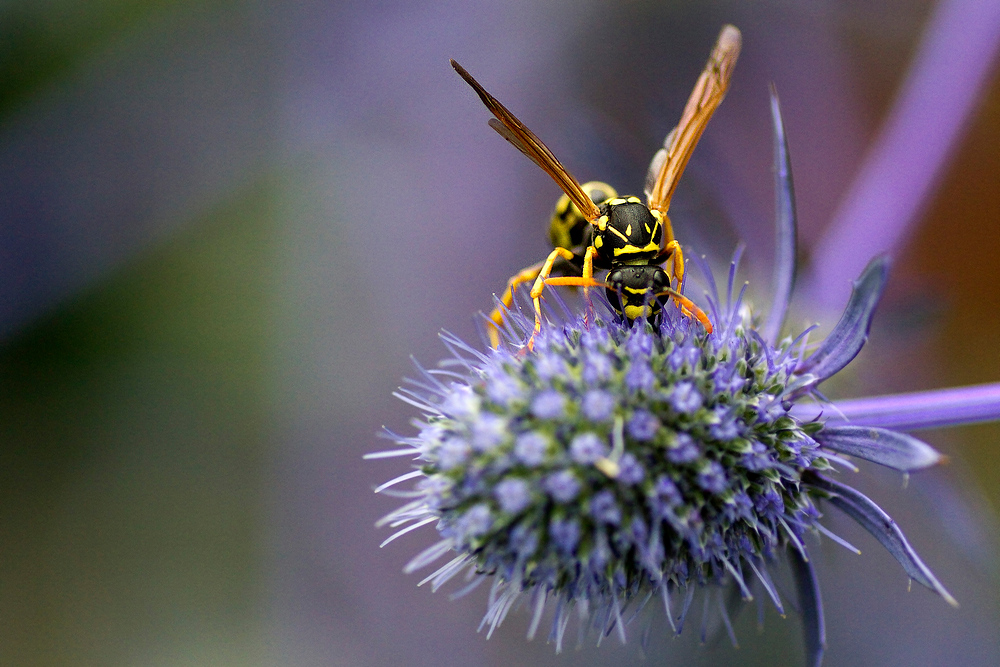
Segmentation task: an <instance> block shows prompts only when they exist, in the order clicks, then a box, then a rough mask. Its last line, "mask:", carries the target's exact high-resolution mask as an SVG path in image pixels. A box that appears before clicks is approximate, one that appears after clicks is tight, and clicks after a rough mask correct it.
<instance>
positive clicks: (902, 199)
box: [0, 0, 1000, 666]
mask: <svg viewBox="0 0 1000 667" xmlns="http://www.w3.org/2000/svg"><path fill="white" fill-rule="evenodd" d="M705 4H706V3H695V2H646V1H639V2H630V3H596V2H568V1H562V2H559V1H553V2H546V3H531V2H486V3H476V4H469V3H457V2H453V3H405V2H384V3H371V2H365V3H362V2H339V3H327V2H315V1H314V2H300V3H282V2H252V1H250V0H243V1H240V0H236V1H231V2H221V1H217V2H207V3H206V2H201V3H195V2H185V1H181V0H174V1H170V0H150V1H148V2H141V3H134V2H132V3H126V2H121V1H120V0H93V1H92V2H88V3H81V2H72V1H69V0H48V1H47V2H44V3H24V2H22V3H7V5H6V6H5V7H4V8H3V9H0V49H3V51H0V53H3V58H0V63H3V64H0V93H2V98H0V173H2V175H3V178H2V179H0V335H2V339H0V345H2V347H0V437H2V441H0V628H3V629H2V630H0V662H2V663H4V664H18V665H33V664H38V665H48V664H81V665H89V664H93V665H106V664H128V665H131V664H135V665H151V664H152V665H161V664H162V665H182V664H183V665H203V664H205V665H208V664H211V665H257V664H259V665H272V664H283V665H372V666H376V665H442V664H449V665H450V664H455V665H508V664H531V665H542V664H570V663H572V664H574V665H600V664H640V663H641V664H647V665H648V664H713V665H715V664H768V665H773V664H789V663H792V664H794V662H795V661H796V660H798V659H799V656H800V655H801V648H800V639H799V635H798V633H799V623H798V620H797V617H796V616H795V615H794V614H791V615H790V616H789V618H787V619H781V618H780V617H778V615H777V614H776V613H774V612H773V611H772V610H769V611H768V612H767V618H766V627H765V630H764V632H763V633H758V632H757V629H756V627H755V626H756V620H755V617H756V612H755V611H754V610H753V609H749V610H748V611H747V613H744V614H743V615H742V616H741V617H740V618H739V620H738V623H737V628H736V630H737V633H738V636H739V638H740V640H741V648H740V649H739V650H733V649H732V648H731V647H729V645H728V641H726V640H725V639H724V637H723V638H722V640H721V641H719V640H715V641H712V640H710V642H709V646H708V647H707V648H703V647H699V646H698V637H697V634H698V633H697V630H698V624H699V623H700V611H699V612H697V613H695V614H694V617H693V620H692V622H691V626H690V627H689V630H690V632H686V633H685V635H684V636H683V637H682V638H680V639H678V640H672V639H670V638H669V637H668V629H667V628H666V624H665V622H664V620H663V619H662V618H659V619H658V620H657V624H656V625H655V626H654V632H653V635H652V639H651V642H650V646H649V649H648V651H647V655H646V658H645V662H642V660H643V658H642V655H641V651H640V650H639V646H638V642H633V643H631V644H630V645H628V646H626V647H620V646H619V645H618V643H617V640H613V641H608V642H606V643H605V645H604V646H602V647H600V648H599V649H595V648H594V647H592V646H586V647H585V648H584V649H583V650H581V651H579V652H577V651H574V650H570V651H568V652H567V653H566V654H563V655H561V656H555V655H554V654H553V650H552V647H551V646H548V645H546V644H545V643H544V641H537V640H536V641H535V642H533V643H527V642H526V641H525V640H524V632H525V630H526V626H527V619H526V618H525V617H524V614H516V613H515V614H512V616H511V618H510V619H509V620H508V621H507V623H506V624H505V625H504V627H502V628H501V629H500V631H499V632H498V633H497V634H496V635H495V636H494V637H493V638H492V639H490V640H489V641H487V640H486V639H485V637H484V636H483V635H480V634H476V632H475V629H476V627H477V625H478V622H479V619H480V617H481V614H482V612H483V611H484V609H485V603H484V599H483V598H484V596H485V591H481V592H478V593H476V594H473V595H471V596H469V597H468V598H465V599H462V600H460V601H456V602H450V601H449V600H448V597H447V592H445V591H440V592H438V593H436V594H432V593H431V592H430V591H429V590H425V589H423V588H420V589H418V588H416V583H417V582H418V581H419V578H418V577H417V576H415V575H410V576H408V575H404V574H403V573H402V572H401V569H402V566H403V565H404V563H405V562H406V561H407V560H408V559H409V558H410V556H411V555H412V554H415V553H416V552H417V551H418V550H419V549H420V548H421V547H422V546H423V545H426V544H427V543H428V542H429V539H430V534H429V531H428V534H424V535H419V534H413V535H410V536H407V537H405V538H403V539H401V540H399V541H397V542H395V543H393V544H392V545H390V546H388V547H386V548H385V549H383V550H379V549H378V543H379V542H380V541H381V540H382V539H384V537H385V536H386V534H385V533H384V532H382V533H380V532H378V531H376V530H375V529H374V527H373V523H374V521H375V520H376V519H377V518H378V517H379V516H380V515H381V514H383V513H384V512H386V511H388V510H389V509H390V508H391V507H393V506H394V501H392V500H391V499H386V498H382V497H376V496H374V495H373V494H372V492H371V489H372V487H373V486H374V485H375V484H378V483H380V482H382V481H384V480H385V479H388V478H389V477H391V476H392V475H393V474H395V473H397V472H400V471H402V470H403V469H404V467H405V465H406V464H405V463H404V462H398V461H397V462H395V463H393V462H388V463H387V462H363V461H362V460H361V457H362V455H363V454H364V453H366V452H368V451H372V450H373V449H376V448H378V447H379V441H378V440H376V438H375V434H376V433H377V431H378V429H379V428H380V426H381V425H383V424H385V425H386V426H388V427H389V428H393V429H397V430H405V429H406V428H408V425H407V424H408V421H409V418H410V416H411V415H412V411H411V409H410V408H408V407H407V406H405V405H404V404H402V403H400V402H398V401H396V400H395V399H393V398H392V397H391V392H392V391H393V389H394V388H395V387H396V386H397V384H398V383H399V381H400V379H401V378H402V377H403V376H405V375H408V374H410V373H411V365H410V361H409V355H411V354H412V355H414V356H415V357H416V358H417V359H419V360H421V361H422V362H424V363H425V364H433V363H434V362H435V361H436V360H437V359H438V358H440V357H441V356H442V354H443V347H442V346H441V344H440V343H439V342H438V340H437V338H436V336H437V332H438V331H439V330H440V329H441V328H445V329H448V330H450V331H453V332H455V333H457V334H459V335H461V336H462V337H464V338H466V339H467V340H476V339H477V338H478V334H477V330H476V326H475V313H476V312H478V311H480V310H484V309H488V308H489V307H490V306H491V305H492V304H491V301H490V294H491V293H492V292H495V291H498V290H499V289H500V288H501V287H502V286H503V284H504V281H505V280H506V279H507V277H508V276H509V275H510V274H511V273H512V272H514V271H515V270H516V269H519V268H520V267H522V266H525V265H527V264H530V263H532V262H534V261H537V260H538V259H540V258H541V257H543V256H544V254H545V253H546V252H547V250H548V248H547V245H546V243H547V242H546V224H547V219H548V216H549V213H550V208H551V206H552V204H553V203H554V201H555V198H556V197H557V195H558V190H557V188H556V187H555V186H554V185H553V184H552V182H551V181H550V180H549V179H548V178H547V177H546V176H545V175H544V174H542V173H541V172H540V171H539V170H538V169H537V167H535V166H534V165H532V164H531V163H530V162H529V161H527V160H525V159H524V158H523V157H522V156H521V155H519V154H518V153H517V152H516V151H514V150H512V149H511V147H510V146H509V145H507V144H506V143H505V142H503V141H501V140H500V139H499V137H497V136H496V134H495V133H494V132H492V131H491V130H490V129H489V128H488V127H487V126H486V119H487V117H488V116H487V112H486V111H485V109H484V108H483V107H482V106H481V104H480V102H479V101H478V100H477V99H476V98H475V96H474V94H473V93H472V91H471V90H470V89H468V87H467V86H466V85H465V84H464V83H463V82H462V81H461V80H460V79H459V78H458V77H457V76H456V75H455V74H454V72H453V71H452V70H451V68H450V67H449V66H448V62H447V61H448V58H455V59H456V60H458V61H459V62H461V63H462V64H463V65H464V66H465V67H466V68H468V69H469V71H470V72H472V73H473V74H474V75H475V76H476V77H477V78H478V79H479V80H480V81H481V82H482V83H483V84H484V85H485V86H486V87H487V88H488V89H489V90H490V91H491V92H493V93H494V94H495V95H496V96H497V97H498V98H500V99H501V100H502V101H503V102H504V103H505V104H506V105H508V106H509V107H510V108H511V109H512V110H513V111H514V112H515V113H517V114H518V115H519V116H520V117H521V118H522V119H523V120H524V121H525V122H527V123H528V124H529V125H530V126H531V128H532V129H533V130H534V131H535V132H536V133H537V134H538V135H539V136H541V137H542V138H543V139H544V140H545V141H546V143H547V144H548V145H549V146H550V147H551V148H552V149H553V150H554V152H555V153H556V154H557V155H558V156H559V157H560V159H561V160H562V161H563V162H564V163H565V164H566V165H567V166H568V167H569V168H570V169H571V171H572V172H573V173H574V174H575V175H576V176H577V177H578V178H579V179H580V180H581V181H583V180H589V179H593V178H600V179H603V180H607V181H609V182H611V183H612V184H613V185H615V186H616V187H618V188H619V190H620V191H629V190H631V191H634V192H635V193H638V191H639V190H641V186H642V181H643V178H644V174H645V169H646V166H647V165H648V162H649V159H650V157H651V156H652V154H653V152H654V151H655V150H656V148H657V147H658V146H659V145H660V143H661V142H662V140H663V137H664V135H665V134H666V132H667V131H668V130H669V129H670V128H671V127H672V126H673V125H674V124H675V123H676V120H677V118H678V117H679V115H680V111H681V109H682V107H683V104H684V101H685V100H686V97H687V94H688V93H689V91H690V88H691V86H692V84H693V83H694V81H695V79H696V77H697V75H698V73H699V71H700V69H701V67H702V66H703V65H704V62H705V59H706V57H707V55H708V52H709V49H710V48H711V45H712V43H713V40H714V38H715V36H716V34H717V32H718V30H719V27H720V26H721V25H722V24H723V23H726V22H731V23H734V24H735V25H737V26H738V27H740V28H741V30H742V31H743V35H744V50H743V54H742V56H741V59H740V62H739V64H738V65H737V68H736V74H735V77H734V82H733V86H732V90H731V92H730V94H729V96H728V97H727V99H726V101H725V102H724V104H723V105H722V107H721V108H720V110H719V112H718V113H717V115H716V117H715V118H714V119H713V121H712V123H711V125H710V126H709V128H708V130H707V131H706V133H705V135H704V138H703V139H702V142H701V144H700V145H699V148H698V150H697V151H696V153H695V156H694V158H693V160H692V162H691V164H690V166H689V168H688V170H687V172H686V174H685V177H684V180H683V181H682V183H681V185H680V188H679V189H678V192H677V195H676V198H675V200H674V205H673V207H672V209H671V215H672V219H673V221H674V226H675V230H676V232H677V235H678V237H679V239H680V240H681V242H682V243H684V244H685V247H686V249H687V248H690V249H691V250H693V251H695V252H699V253H705V254H707V255H709V256H710V257H713V258H715V259H716V260H717V261H723V262H724V261H726V259H727V258H728V257H729V255H730V254H731V252H732V251H733V249H734V247H735V245H736V244H737V243H738V242H739V241H740V240H742V241H744V242H745V243H746V244H747V246H748V249H747V253H746V257H747V260H746V264H745V267H744V268H745V270H744V274H745V276H746V277H747V278H750V279H753V280H754V281H755V284H756V285H757V286H758V289H757V290H756V292H755V295H756V299H757V301H758V303H760V302H761V301H762V300H763V298H764V297H763V296H761V295H766V293H767V281H768V280H769V276H770V258H771V242H772V234H771V224H772V223H771V219H772V216H773V184H772V175H771V164H770V162H771V133H770V120H769V116H768V97H767V90H768V88H767V86H768V83H769V82H772V81H773V82H774V83H775V85H776V87H777V90H778V92H779V94H780V96H781V100H782V108H783V112H784V114H785V122H786V125H787V129H788V135H789V141H790V145H791V153H792V163H793V167H794V176H795V185H796V194H797V196H798V210H799V221H800V244H801V248H800V249H801V254H802V259H803V262H804V264H803V268H802V271H801V273H800V286H801V287H802V289H801V290H800V294H801V297H802V298H801V299H800V300H799V302H798V303H797V304H796V310H795V312H794V313H793V318H792V321H794V322H796V323H811V322H813V321H816V320H817V319H819V320H821V321H823V322H824V323H825V324H826V325H827V326H830V325H832V324H833V320H835V318H836V309H837V308H840V307H841V306H842V305H843V303H844V301H846V296H847V293H848V288H849V284H850V280H851V279H852V278H854V277H855V276H856V274H857V273H858V270H859V267H860V266H863V265H864V263H865V262H866V261H867V260H868V258H869V257H871V256H872V255H873V254H874V253H875V252H877V251H879V250H884V249H892V250H893V255H894V258H895V262H894V268H893V274H892V278H891V281H890V286H889V293H888V294H887V297H886V299H885V300H884V301H883V304H882V307H881V310H880V312H879V316H878V317H877V318H876V322H875V326H874V328H873V331H872V338H871V341H870V343H869V346H868V347H867V348H866V350H865V351H864V352H863V353H862V356H861V357H859V359H858V360H857V362H856V363H855V365H854V368H855V370H854V372H853V374H852V375H851V376H850V377H849V379H848V380H847V381H846V382H843V383H842V384H840V385H837V386H836V387H829V388H828V389H829V393H830V394H831V395H832V396H833V397H839V396H843V397H849V396H858V395H863V394H871V393H880V392H890V391H904V390H913V389H926V388H934V387H943V386H951V385H955V384H965V383H977V382H988V381H997V380H1000V316H998V315H997V313H998V312H1000V262H998V261H996V257H997V256H1000V187H998V186H1000V77H998V74H997V68H996V66H995V63H996V60H997V55H996V52H997V44H998V43H1000V16H998V14H1000V11H998V10H997V8H996V6H995V3H994V2H992V0H983V1H982V2H973V1H971V0H940V2H939V3H938V4H935V3H932V2H925V1H924V0H919V1H912V0H907V1H905V2H904V1H902V0H889V1H885V2H879V3H865V2H854V1H846V0H845V1H841V2H814V3H789V2H776V1H764V2H757V3H752V4H751V3H739V2H735V1H730V2H719V3H712V4H711V6H708V7H706V6H704V5H705ZM831 313H832V314H831ZM922 437H925V438H926V439H927V440H928V441H930V442H932V443H933V444H934V445H935V446H937V447H939V448H941V449H942V450H943V451H945V452H947V453H948V454H949V456H950V457H951V460H952V463H951V465H950V466H947V467H944V468H941V469H938V470H934V471H930V472H928V473H924V474H920V475H916V476H914V478H913V479H911V480H910V481H909V485H908V486H907V487H906V488H903V485H902V480H901V479H900V477H899V476H898V475H889V474H884V473H881V472H879V471H876V470H873V469H871V468H868V467H866V468H864V469H863V470H862V473H861V474H860V475H856V476H853V477H855V478H857V479H856V480H855V479H852V484H854V485H856V486H858V487H859V488H861V489H862V490H864V491H865V492H866V493H869V494H870V495H872V496H873V497H874V498H875V499H876V500H878V501H880V503H881V504H882V505H883V507H885V509H886V510H887V511H888V512H889V513H890V514H892V515H893V516H894V517H895V518H896V520H897V521H898V522H899V523H900V524H901V525H902V526H903V528H904V529H905V530H906V531H907V534H908V536H909V537H910V539H911V542H912V543H913V544H914V545H915V546H916V547H917V548H918V550H919V551H920V553H921V554H922V556H923V557H924V560H925V561H926V562H927V563H928V564H929V565H930V566H931V567H932V568H934V570H935V572H936V573H937V575H938V577H939V578H940V579H941V580H942V582H944V583H945V585H946V586H948V587H949V589H950V590H951V592H952V593H953V594H954V595H955V597H957V598H958V600H959V601H960V603H961V605H962V606H961V607H960V608H959V609H957V610H954V609H951V608H949V607H948V606H947V605H946V604H944V603H943V602H942V601H941V600H939V599H937V598H935V597H934V596H933V595H932V594H930V593H928V592H927V591H925V590H922V589H920V590H917V589H916V588H915V589H914V590H913V591H911V592H909V593H908V592H907V582H906V578H905V575H904V574H903V573H902V572H901V571H900V570H899V568H898V566H897V565H896V564H895V562H893V561H892V559H891V558H890V557H889V556H888V555H887V554H886V553H884V552H883V550H882V549H881V547H880V546H879V545H878V544H876V543H875V541H874V540H873V539H871V538H870V537H868V536H867V535H864V534H862V533H861V532H860V531H859V530H858V529H856V528H855V527H853V526H852V525H851V524H850V522H848V521H841V520H840V519H839V518H837V517H835V516H834V517H832V518H831V521H830V525H831V527H832V528H833V529H834V530H835V531H836V532H839V533H841V534H842V535H844V536H845V537H846V538H847V539H849V540H850V541H852V542H853V543H855V544H857V545H858V546H859V547H860V548H861V550H862V552H863V554H862V555H861V556H855V555H853V554H851V553H849V552H846V551H845V550H843V549H841V548H840V547H837V546H836V545H834V544H832V543H831V542H830V541H828V540H825V541H824V542H823V545H822V546H821V547H819V548H816V549H814V550H815V551H817V553H818V559H819V560H820V564H819V576H820V583H821V585H822V587H823V593H824V598H825V602H826V608H827V626H828V639H829V645H830V647H829V650H828V652H827V662H826V663H825V664H827V665H847V664H850V665H867V664H870V665H885V664H907V665H939V664H970V665H973V664H981V665H994V664H997V663H998V662H1000V632H998V627H1000V609H998V603H1000V589H998V582H1000V579H998V576H997V575H998V569H997V559H996V556H995V554H996V551H997V535H996V530H995V525H996V520H995V517H994V510H993V508H995V507H996V506H997V503H998V502H1000V491H998V489H1000V472H998V471H1000V446H998V443H1000V428H998V427H997V426H995V425H982V426H976V427H968V428H964V429H957V430H953V431H947V432H944V431H940V432H938V431H928V432H925V433H924V434H922ZM845 474H850V473H845ZM786 597H787V596H786ZM633 634H635V633H633Z"/></svg>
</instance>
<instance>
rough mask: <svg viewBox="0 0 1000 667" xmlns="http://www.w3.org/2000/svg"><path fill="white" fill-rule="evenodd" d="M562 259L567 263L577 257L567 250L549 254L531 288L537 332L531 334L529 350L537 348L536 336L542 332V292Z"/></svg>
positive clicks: (556, 250) (558, 250)
mask: <svg viewBox="0 0 1000 667" xmlns="http://www.w3.org/2000/svg"><path fill="white" fill-rule="evenodd" d="M560 257H562V258H563V259H565V260H566V261H569V260H571V259H573V257H575V255H574V254H573V253H572V252H570V251H569V250H566V248H556V249H554V250H553V251H552V252H550V253H549V256H548V257H546V258H545V261H544V262H543V263H542V268H541V270H540V271H539V272H538V276H537V277H536V278H535V284H534V285H532V287H531V301H532V303H534V304H535V330H534V331H533V332H532V334H531V338H529V339H528V349H529V350H530V349H532V348H533V347H534V346H535V335H536V334H537V333H538V332H539V331H541V330H542V291H543V290H544V289H545V279H546V278H548V277H549V274H551V273H552V265H553V264H555V263H556V260H557V259H559V258H560Z"/></svg>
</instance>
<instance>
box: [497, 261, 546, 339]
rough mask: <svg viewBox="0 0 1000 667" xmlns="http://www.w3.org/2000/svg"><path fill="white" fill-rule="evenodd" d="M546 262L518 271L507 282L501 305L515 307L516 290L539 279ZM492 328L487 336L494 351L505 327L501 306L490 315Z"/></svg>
mask: <svg viewBox="0 0 1000 667" xmlns="http://www.w3.org/2000/svg"><path fill="white" fill-rule="evenodd" d="M544 263H545V262H544V261H542V262H538V263H537V264H532V265H531V266H529V267H526V268H523V269H521V270H520V271H518V272H517V273H516V274H515V275H513V276H511V278H510V280H508V281H507V287H505V288H504V290H503V293H502V294H501V295H500V303H502V304H503V307H504V308H507V309H509V308H510V307H511V306H513V305H514V290H515V289H517V288H518V286H519V285H523V284H524V283H530V282H531V281H532V280H534V279H535V278H537V277H538V272H539V271H541V270H542V265H543V264H544ZM490 321H491V324H490V327H489V329H488V330H487V334H488V335H489V337H490V345H492V346H493V348H494V349H496V347H497V346H498V345H500V327H502V326H503V311H502V309H501V308H500V306H497V307H496V308H494V309H493V311H492V312H491V313H490Z"/></svg>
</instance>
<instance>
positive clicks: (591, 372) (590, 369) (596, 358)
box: [580, 352, 615, 386]
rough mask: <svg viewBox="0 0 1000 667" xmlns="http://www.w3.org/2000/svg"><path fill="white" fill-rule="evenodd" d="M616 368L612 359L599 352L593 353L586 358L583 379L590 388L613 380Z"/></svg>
mask: <svg viewBox="0 0 1000 667" xmlns="http://www.w3.org/2000/svg"><path fill="white" fill-rule="evenodd" d="M614 370H615V367H614V362H612V360H611V357H609V356H608V355H606V354H601V353H599V352H592V353H590V354H587V355H586V356H584V361H583V371H582V373H581V374H580V376H581V379H582V380H583V381H584V382H585V383H586V384H587V385H590V386H594V385H598V384H600V383H602V382H607V381H608V380H610V379H611V376H612V374H613V373H614Z"/></svg>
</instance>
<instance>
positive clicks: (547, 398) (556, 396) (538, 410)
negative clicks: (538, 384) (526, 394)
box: [531, 389, 566, 419]
mask: <svg viewBox="0 0 1000 667" xmlns="http://www.w3.org/2000/svg"><path fill="white" fill-rule="evenodd" d="M565 412H566V397H565V396H563V395H562V394H560V393H559V392H558V391H556V390H555V389H547V390H545V391H543V392H541V393H539V394H538V395H537V396H535V398H534V399H533V400H532V401H531V414H533V415H534V416H535V417H538V418H539V419H559V418H560V417H562V416H563V415H564V414H565Z"/></svg>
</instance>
